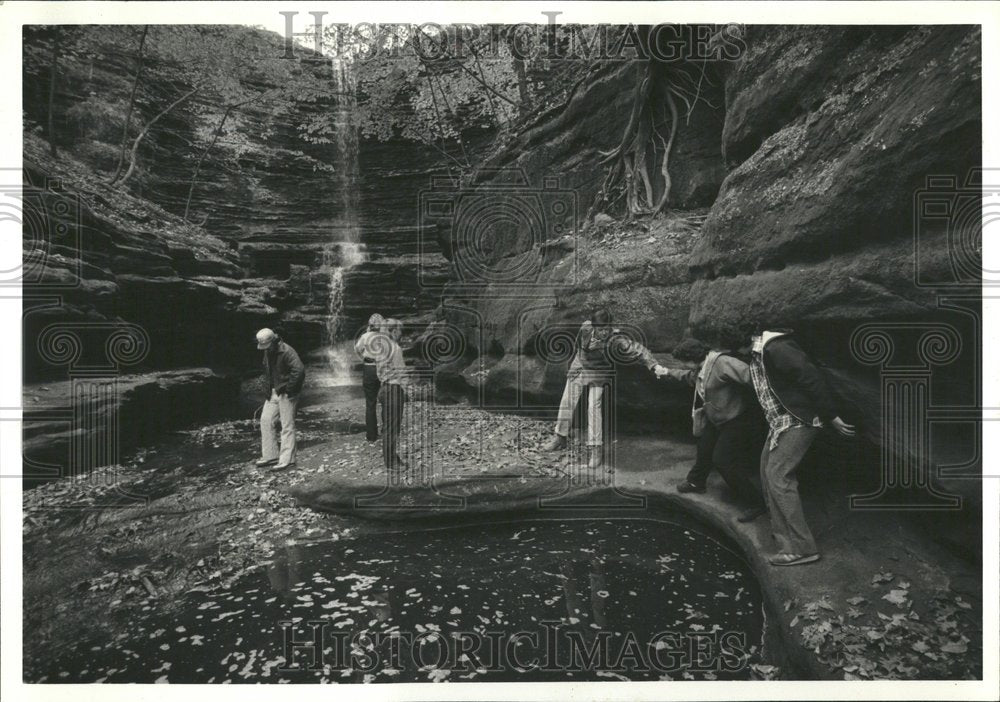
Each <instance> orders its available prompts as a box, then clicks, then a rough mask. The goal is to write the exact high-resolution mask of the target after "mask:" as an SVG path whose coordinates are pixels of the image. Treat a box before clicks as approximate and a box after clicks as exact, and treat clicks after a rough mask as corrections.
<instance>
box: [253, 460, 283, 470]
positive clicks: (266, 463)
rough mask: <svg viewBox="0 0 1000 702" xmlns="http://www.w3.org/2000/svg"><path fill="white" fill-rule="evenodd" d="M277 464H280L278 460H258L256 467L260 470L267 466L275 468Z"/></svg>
mask: <svg viewBox="0 0 1000 702" xmlns="http://www.w3.org/2000/svg"><path fill="white" fill-rule="evenodd" d="M277 462H278V459H277V458H258V459H257V460H256V461H255V462H254V465H255V466H257V467H258V468H263V467H265V466H273V465H274V464H275V463H277Z"/></svg>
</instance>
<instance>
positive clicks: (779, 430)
mask: <svg viewBox="0 0 1000 702" xmlns="http://www.w3.org/2000/svg"><path fill="white" fill-rule="evenodd" d="M752 342H753V347H752V357H751V358H752V360H751V362H750V375H751V378H752V380H753V385H754V390H755V391H756V392H757V400H758V401H759V402H760V406H761V407H762V408H763V410H764V417H765V418H766V419H767V423H768V427H769V429H770V431H769V433H768V435H767V439H766V440H765V442H764V448H763V449H762V451H761V454H760V480H761V487H762V488H763V489H764V498H765V499H766V501H767V508H768V510H769V511H770V513H771V531H772V532H773V534H774V539H775V541H776V542H777V544H778V553H777V554H776V555H774V556H772V557H771V558H770V559H769V561H770V563H771V564H772V565H777V566H793V565H799V564H802V563H811V562H813V561H818V560H819V551H818V549H817V548H816V541H815V540H814V539H813V535H812V532H811V531H810V530H809V525H808V524H807V523H806V518H805V514H804V513H803V511H802V500H801V498H800V497H799V484H798V480H797V479H796V476H795V472H796V470H797V469H798V467H799V464H800V463H801V462H802V459H803V458H804V457H805V455H806V452H807V451H808V450H809V447H810V446H811V445H812V443H813V441H814V440H815V439H816V437H817V435H819V432H820V429H821V428H822V427H824V426H831V427H833V428H834V429H835V430H836V431H837V432H838V433H839V434H841V435H843V436H854V427H853V426H851V425H850V424H847V423H846V422H845V421H844V420H842V419H841V418H840V417H838V416H837V415H836V412H835V410H834V408H833V403H832V401H831V399H830V393H829V390H828V389H827V387H826V383H825V382H824V380H823V376H822V375H820V372H819V369H817V368H816V366H815V365H813V362H812V360H810V358H809V356H807V355H806V353H805V352H804V351H803V350H802V348H801V347H800V346H799V345H798V343H796V342H795V340H794V339H793V338H792V337H791V336H789V332H784V331H764V332H762V333H761V334H760V335H759V336H754V337H753V339H752Z"/></svg>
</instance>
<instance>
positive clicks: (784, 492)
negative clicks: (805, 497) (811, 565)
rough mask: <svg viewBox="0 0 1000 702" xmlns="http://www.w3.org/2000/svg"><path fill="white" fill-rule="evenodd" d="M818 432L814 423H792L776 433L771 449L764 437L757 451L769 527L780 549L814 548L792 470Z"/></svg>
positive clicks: (810, 550) (812, 550) (808, 551)
mask: <svg viewBox="0 0 1000 702" xmlns="http://www.w3.org/2000/svg"><path fill="white" fill-rule="evenodd" d="M818 434H819V429H816V428H815V427H792V428H791V429H786V430H785V431H784V432H783V433H782V434H781V436H779V437H778V445H777V446H775V447H774V448H773V449H772V448H771V442H770V439H767V440H765V441H764V450H763V451H761V453H760V484H761V487H762V488H763V489H764V500H765V502H767V508H768V510H770V512H771V531H772V532H773V533H774V539H775V541H777V542H778V552H779V553H794V554H798V555H800V556H808V555H810V554H813V553H816V552H817V549H816V541H815V540H814V539H813V535H812V532H811V531H809V525H808V524H806V516H805V514H804V513H803V511H802V499H801V498H800V497H799V481H798V480H797V479H796V477H795V471H796V469H797V468H798V467H799V463H801V462H802V458H803V457H804V456H805V455H806V452H807V451H809V447H810V446H812V442H813V441H814V440H815V439H816V436H817V435H818Z"/></svg>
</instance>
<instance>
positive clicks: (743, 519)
mask: <svg viewBox="0 0 1000 702" xmlns="http://www.w3.org/2000/svg"><path fill="white" fill-rule="evenodd" d="M762 514H767V507H765V506H764V505H761V506H759V507H752V508H751V509H748V510H747V511H746V512H744V513H743V514H741V515H740V516H738V517H737V518H736V521H738V522H740V523H741V524H748V523H750V522H752V521H753V520H755V519H756V518H757V517H759V516H760V515H762Z"/></svg>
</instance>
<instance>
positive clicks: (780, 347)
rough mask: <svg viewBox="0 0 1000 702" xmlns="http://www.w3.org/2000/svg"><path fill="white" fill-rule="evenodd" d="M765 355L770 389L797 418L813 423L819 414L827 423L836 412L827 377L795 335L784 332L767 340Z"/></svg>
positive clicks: (765, 370)
mask: <svg viewBox="0 0 1000 702" xmlns="http://www.w3.org/2000/svg"><path fill="white" fill-rule="evenodd" d="M762 356H763V358H764V372H765V373H766V374H767V381H768V383H769V384H770V386H771V390H772V391H773V392H774V394H775V395H776V396H777V398H778V401H779V402H780V403H781V405H782V406H783V407H784V408H785V409H786V410H788V411H789V412H790V413H791V414H792V415H793V416H794V417H795V418H796V419H798V420H800V421H802V422H804V423H806V424H812V423H813V418H815V417H819V418H820V420H821V421H822V422H823V423H824V424H826V423H828V422H829V421H830V420H831V419H833V418H834V417H836V416H837V410H836V408H835V407H834V405H833V399H832V398H831V396H830V389H829V388H828V387H827V385H826V380H825V379H824V378H823V375H822V374H821V373H820V370H819V369H818V368H817V367H816V366H815V364H813V362H812V360H811V359H810V358H809V356H808V355H807V354H806V352H805V351H803V350H802V347H800V346H799V345H798V343H797V342H796V341H795V339H793V338H792V337H790V336H785V335H782V336H778V337H775V338H773V339H770V340H768V341H767V342H766V343H765V344H764V349H763V352H762Z"/></svg>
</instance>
